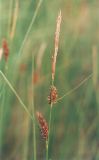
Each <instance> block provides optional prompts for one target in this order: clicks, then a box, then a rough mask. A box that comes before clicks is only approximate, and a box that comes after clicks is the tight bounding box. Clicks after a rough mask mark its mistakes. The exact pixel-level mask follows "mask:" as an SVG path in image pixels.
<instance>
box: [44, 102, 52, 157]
mask: <svg viewBox="0 0 99 160" xmlns="http://www.w3.org/2000/svg"><path fill="white" fill-rule="evenodd" d="M52 107H53V104H52V103H51V106H50V115H49V125H48V126H49V132H48V140H46V160H48V157H49V141H50V132H51V120H52Z"/></svg>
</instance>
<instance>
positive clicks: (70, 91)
mask: <svg viewBox="0 0 99 160" xmlns="http://www.w3.org/2000/svg"><path fill="white" fill-rule="evenodd" d="M92 75H93V74H92V73H91V74H90V75H89V76H88V77H87V78H85V79H84V80H83V81H81V82H80V83H79V84H78V85H77V86H76V87H74V88H73V89H71V90H69V91H68V92H67V93H66V94H64V95H63V96H62V97H60V98H58V99H57V101H60V100H62V99H63V98H64V97H66V96H68V95H69V94H71V93H73V92H74V91H76V90H77V89H78V88H79V87H81V86H82V85H83V84H84V83H85V82H87V81H88V80H89V79H90V78H91V77H92Z"/></svg>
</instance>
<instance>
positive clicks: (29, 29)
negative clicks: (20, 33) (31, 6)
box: [18, 0, 43, 56]
mask: <svg viewBox="0 0 99 160" xmlns="http://www.w3.org/2000/svg"><path fill="white" fill-rule="evenodd" d="M42 1H43V0H39V2H38V4H37V7H36V10H35V12H34V15H33V18H32V20H31V23H30V25H29V27H28V30H27V32H26V34H25V37H24V40H23V42H22V45H21V48H20V50H19V53H18V55H19V56H20V54H21V52H22V49H23V47H24V44H25V42H26V40H27V38H28V35H29V33H30V31H31V28H32V26H33V24H34V21H35V19H36V16H37V13H38V11H39V8H40V6H41V3H42Z"/></svg>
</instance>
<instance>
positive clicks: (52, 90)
mask: <svg viewBox="0 0 99 160" xmlns="http://www.w3.org/2000/svg"><path fill="white" fill-rule="evenodd" d="M61 19H62V16H61V11H60V12H59V14H58V17H57V22H56V32H55V42H54V54H53V55H52V84H51V88H50V93H49V96H48V103H49V104H50V115H49V132H48V139H47V140H46V160H48V157H49V155H48V154H49V140H50V139H49V138H50V129H51V119H52V107H53V104H54V103H56V102H57V97H58V94H57V88H56V87H55V86H54V79H55V70H56V60H57V54H58V47H59V35H60V26H61Z"/></svg>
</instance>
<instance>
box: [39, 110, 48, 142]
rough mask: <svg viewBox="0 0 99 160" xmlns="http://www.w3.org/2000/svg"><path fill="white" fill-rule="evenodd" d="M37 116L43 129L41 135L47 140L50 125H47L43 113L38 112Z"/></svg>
mask: <svg viewBox="0 0 99 160" xmlns="http://www.w3.org/2000/svg"><path fill="white" fill-rule="evenodd" d="M36 116H37V119H38V122H39V126H40V129H41V135H42V137H43V138H45V139H47V138H48V124H47V122H46V120H45V118H44V117H43V115H42V113H40V112H37V113H36Z"/></svg>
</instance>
